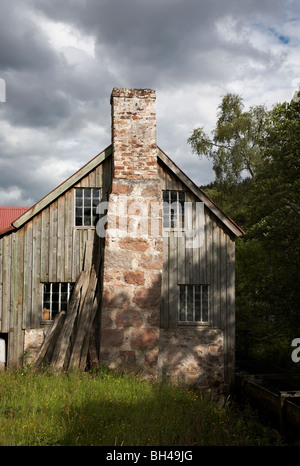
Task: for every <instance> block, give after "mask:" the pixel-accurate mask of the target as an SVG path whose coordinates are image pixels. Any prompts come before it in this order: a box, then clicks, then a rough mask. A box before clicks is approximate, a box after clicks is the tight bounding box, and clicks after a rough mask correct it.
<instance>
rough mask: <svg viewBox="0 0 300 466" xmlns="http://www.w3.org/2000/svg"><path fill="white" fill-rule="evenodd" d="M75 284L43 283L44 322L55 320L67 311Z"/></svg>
mask: <svg viewBox="0 0 300 466" xmlns="http://www.w3.org/2000/svg"><path fill="white" fill-rule="evenodd" d="M73 286H74V284H73V283H43V320H54V319H55V317H56V316H57V314H58V313H59V312H61V311H67V309H68V303H69V300H70V297H71V293H72V290H73Z"/></svg>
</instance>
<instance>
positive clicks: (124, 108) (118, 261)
mask: <svg viewBox="0 0 300 466" xmlns="http://www.w3.org/2000/svg"><path fill="white" fill-rule="evenodd" d="M111 103H112V134H113V160H114V163H113V182H112V190H111V193H110V195H109V207H108V215H107V232H106V238H105V252H104V267H103V270H104V272H103V297H102V316H101V337H100V361H101V362H102V363H104V364H107V365H108V366H109V367H112V368H118V367H121V366H126V367H128V368H129V367H130V368H134V369H135V370H138V371H141V372H143V373H144V374H153V375H156V374H157V359H158V348H159V323H160V297H161V273H162V263H163V262H162V261H163V257H162V249H163V244H162V236H161V210H160V209H161V186H160V181H159V179H158V167H157V154H156V149H157V146H156V123H155V93H154V91H151V90H128V89H117V90H116V89H114V90H113V93H112V98H111ZM154 206H156V208H155V209H153V207H154ZM153 221H154V223H155V226H154V228H152V227H151V225H153ZM157 227H158V228H157Z"/></svg>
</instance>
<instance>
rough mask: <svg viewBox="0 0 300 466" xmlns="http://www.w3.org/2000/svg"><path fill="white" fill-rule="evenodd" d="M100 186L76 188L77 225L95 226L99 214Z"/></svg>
mask: <svg viewBox="0 0 300 466" xmlns="http://www.w3.org/2000/svg"><path fill="white" fill-rule="evenodd" d="M100 198H101V189H100V188H76V189H75V226H78V227H94V226H96V223H97V220H98V218H99V215H98V214H97V212H96V208H97V205H98V204H99V202H100Z"/></svg>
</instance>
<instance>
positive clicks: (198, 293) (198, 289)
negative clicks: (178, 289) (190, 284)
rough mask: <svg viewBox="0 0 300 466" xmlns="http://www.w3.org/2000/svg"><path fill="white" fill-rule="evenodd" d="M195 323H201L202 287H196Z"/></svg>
mask: <svg viewBox="0 0 300 466" xmlns="http://www.w3.org/2000/svg"><path fill="white" fill-rule="evenodd" d="M195 321H196V322H200V321H201V285H196V286H195Z"/></svg>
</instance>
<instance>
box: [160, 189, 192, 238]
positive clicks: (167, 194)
mask: <svg viewBox="0 0 300 466" xmlns="http://www.w3.org/2000/svg"><path fill="white" fill-rule="evenodd" d="M172 197H173V198H174V197H176V200H175V201H174V200H173V202H172ZM180 197H182V199H181V200H180ZM162 198H163V228H164V230H166V231H182V230H184V216H185V208H184V203H185V202H186V193H185V191H181V190H173V189H171V190H169V189H164V190H163V192H162ZM166 198H167V199H166ZM166 204H168V211H166V210H165V209H166ZM172 206H173V207H175V209H176V210H174V209H173V208H172ZM180 210H181V211H180ZM172 212H173V218H172ZM166 218H167V219H168V226H166V225H165V219H166ZM174 220H175V221H174ZM173 222H174V223H173ZM172 223H173V224H172Z"/></svg>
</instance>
